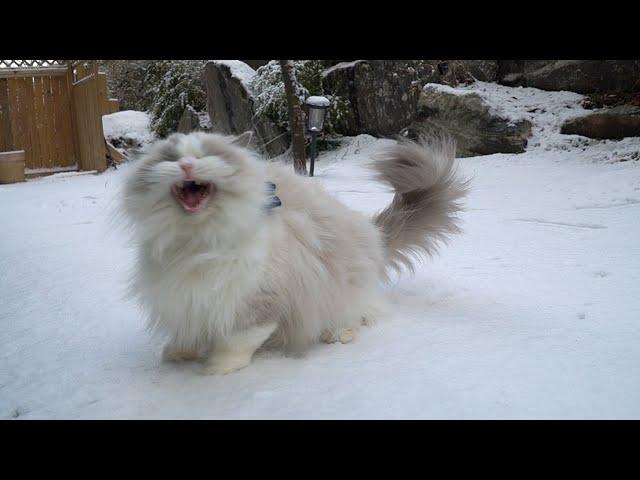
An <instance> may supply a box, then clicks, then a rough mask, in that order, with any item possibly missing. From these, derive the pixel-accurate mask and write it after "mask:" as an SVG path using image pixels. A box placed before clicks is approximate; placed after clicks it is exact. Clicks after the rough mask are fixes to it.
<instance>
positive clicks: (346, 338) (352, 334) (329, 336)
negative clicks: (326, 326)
mask: <svg viewBox="0 0 640 480" xmlns="http://www.w3.org/2000/svg"><path fill="white" fill-rule="evenodd" d="M357 330H358V329H357V328H353V327H352V328H343V329H341V330H340V331H339V332H338V333H333V332H330V331H329V330H325V331H324V332H323V333H322V335H320V340H322V341H323V342H324V343H336V342H338V341H339V342H340V343H351V342H352V341H353V339H354V338H356V332H357Z"/></svg>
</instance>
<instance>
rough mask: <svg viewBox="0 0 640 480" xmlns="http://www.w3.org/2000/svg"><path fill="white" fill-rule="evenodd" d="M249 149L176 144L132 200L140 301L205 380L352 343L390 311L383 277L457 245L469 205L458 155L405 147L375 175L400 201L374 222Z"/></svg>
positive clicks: (196, 139)
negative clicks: (279, 355)
mask: <svg viewBox="0 0 640 480" xmlns="http://www.w3.org/2000/svg"><path fill="white" fill-rule="evenodd" d="M248 139H249V135H241V136H240V137H229V136H223V135H217V134H205V133H201V132H197V133H192V134H189V135H183V134H174V135H171V136H170V137H168V138H167V139H165V140H161V141H158V142H157V143H156V144H154V145H153V146H152V147H151V148H150V149H149V150H148V151H147V152H146V153H145V154H144V155H143V157H142V158H141V159H139V160H138V165H137V166H136V167H135V168H134V171H133V173H132V175H131V177H130V178H129V179H128V180H127V183H126V186H125V195H124V202H123V212H124V214H125V217H126V218H127V220H128V221H129V222H128V224H129V226H130V227H131V231H132V232H133V234H134V240H135V243H136V246H137V252H138V253H137V260H136V266H135V274H134V278H133V281H132V293H133V294H134V295H135V296H136V297H137V298H138V299H139V301H140V302H141V303H142V304H143V306H144V307H145V309H146V310H147V311H148V314H149V326H150V327H152V328H153V329H155V330H157V331H159V332H161V333H163V334H164V335H165V336H166V337H167V343H166V345H165V348H164V352H163V355H164V357H165V358H167V359H171V360H194V359H200V358H203V359H204V360H205V361H204V367H203V370H204V372H205V373H208V374H226V373H229V372H233V371H235V370H238V369H240V368H243V367H245V366H247V365H248V364H249V363H250V361H251V358H252V355H253V354H254V352H255V351H256V350H257V349H259V348H260V347H262V346H272V347H278V348H284V349H285V350H287V351H290V352H299V351H302V350H304V349H305V348H306V347H308V346H309V345H311V344H313V343H314V342H318V341H319V340H323V341H325V342H333V341H341V342H343V343H346V342H349V341H351V340H352V339H353V338H354V335H355V333H356V331H357V329H358V327H359V326H360V325H362V324H363V323H369V322H372V321H374V320H375V319H376V317H377V316H379V315H380V313H381V312H383V311H384V305H385V304H384V300H383V299H384V296H383V294H382V291H381V286H382V284H383V282H384V281H386V279H387V275H386V273H387V270H388V269H389V268H392V269H393V268H395V269H401V268H402V266H405V267H408V268H409V269H411V268H412V264H411V259H412V258H413V257H414V254H416V253H426V254H431V253H433V252H434V251H435V248H436V246H437V244H438V242H440V241H445V240H446V238H447V235H449V234H451V233H455V232H457V231H458V226H457V220H456V212H457V211H458V210H460V208H461V206H460V203H459V202H460V200H461V199H462V197H463V196H464V195H465V193H466V183H465V182H464V181H462V180H461V179H459V178H458V176H457V175H456V173H455V169H454V156H455V145H454V144H453V143H452V142H450V141H446V140H443V139H433V138H432V139H429V140H421V142H420V143H413V142H410V141H404V140H403V141H399V142H398V143H397V144H395V145H394V146H392V147H390V148H387V149H385V150H384V151H381V152H380V155H379V158H378V159H377V160H375V161H374V162H373V164H372V166H373V168H374V170H375V171H376V172H377V177H378V179H379V180H381V181H383V182H386V183H388V184H390V185H391V186H392V187H393V188H394V190H395V192H396V193H395V196H394V199H393V201H392V203H391V204H390V205H389V206H388V207H387V208H386V209H385V210H383V211H382V212H380V213H379V214H377V215H375V216H374V217H373V218H368V217H366V216H365V215H363V214H361V213H358V212H356V211H353V210H351V209H349V208H348V207H346V206H345V205H343V204H342V203H340V202H339V201H338V200H336V199H335V198H333V197H332V196H331V195H329V194H328V193H327V192H325V191H324V190H323V189H322V188H321V186H320V185H319V184H318V183H317V181H316V180H314V179H310V178H306V177H302V176H299V175H296V174H295V173H294V172H293V168H292V167H291V165H283V164H280V163H274V162H267V161H265V160H262V159H260V158H258V157H257V155H256V154H255V153H253V152H252V151H250V150H249V149H247V148H246V144H247V141H248Z"/></svg>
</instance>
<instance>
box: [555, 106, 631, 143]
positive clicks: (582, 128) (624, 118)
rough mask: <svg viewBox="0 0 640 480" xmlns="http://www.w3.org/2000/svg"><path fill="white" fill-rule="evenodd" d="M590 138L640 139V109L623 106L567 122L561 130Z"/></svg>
mask: <svg viewBox="0 0 640 480" xmlns="http://www.w3.org/2000/svg"><path fill="white" fill-rule="evenodd" d="M560 131H561V132H562V133H565V134H572V135H582V136H584V137H589V138H598V139H612V140H620V139H622V138H624V137H640V107H636V106H633V105H623V106H620V107H614V108H611V109H609V110H606V111H604V112H597V113H592V114H590V115H586V116H584V117H577V118H572V119H570V120H567V121H566V122H565V123H564V124H563V125H562V128H561V130H560Z"/></svg>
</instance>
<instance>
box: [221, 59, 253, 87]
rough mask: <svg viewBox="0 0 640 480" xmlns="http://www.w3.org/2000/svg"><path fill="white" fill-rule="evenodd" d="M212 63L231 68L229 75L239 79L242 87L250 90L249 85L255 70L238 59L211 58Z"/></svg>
mask: <svg viewBox="0 0 640 480" xmlns="http://www.w3.org/2000/svg"><path fill="white" fill-rule="evenodd" d="M213 62H214V63H217V64H220V65H226V66H227V67H229V69H230V70H231V76H233V77H234V78H237V79H238V80H240V82H241V83H242V84H243V85H244V87H245V88H246V89H247V90H248V91H251V90H250V88H249V85H250V84H251V80H252V79H253V77H254V76H255V74H256V71H255V70H254V69H253V68H251V67H250V66H249V65H247V64H246V63H244V62H242V61H240V60H213Z"/></svg>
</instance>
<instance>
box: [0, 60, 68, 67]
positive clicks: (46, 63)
mask: <svg viewBox="0 0 640 480" xmlns="http://www.w3.org/2000/svg"><path fill="white" fill-rule="evenodd" d="M66 62H67V61H66V60H0V68H46V67H64V66H66Z"/></svg>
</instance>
